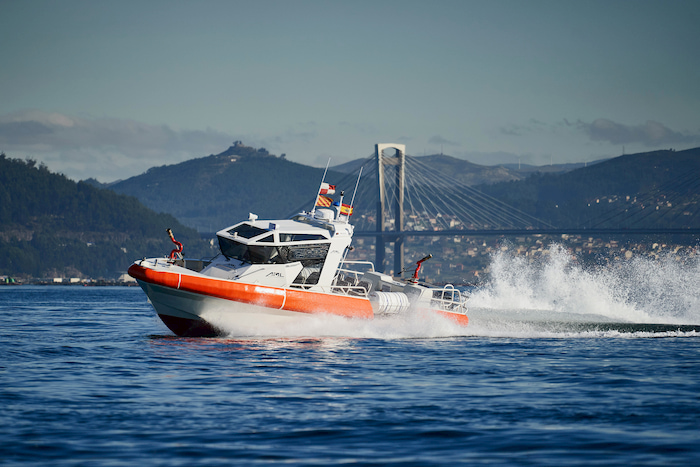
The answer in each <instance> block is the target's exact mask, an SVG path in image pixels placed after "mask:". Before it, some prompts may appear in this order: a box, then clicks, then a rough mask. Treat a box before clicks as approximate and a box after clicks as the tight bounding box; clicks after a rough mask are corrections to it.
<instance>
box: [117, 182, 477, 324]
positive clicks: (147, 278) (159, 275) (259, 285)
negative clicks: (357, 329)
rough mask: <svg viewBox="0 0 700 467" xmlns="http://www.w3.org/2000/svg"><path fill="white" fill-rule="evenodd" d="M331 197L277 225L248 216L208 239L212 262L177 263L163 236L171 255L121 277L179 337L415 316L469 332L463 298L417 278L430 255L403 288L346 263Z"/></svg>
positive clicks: (328, 190)
mask: <svg viewBox="0 0 700 467" xmlns="http://www.w3.org/2000/svg"><path fill="white" fill-rule="evenodd" d="M324 178H325V175H324ZM334 193H335V187H334V186H333V185H329V184H327V183H324V182H322V183H321V188H320V189H319V190H318V194H317V196H316V200H317V201H316V202H315V203H314V208H313V209H311V211H309V212H306V211H302V212H300V213H298V214H296V215H294V216H292V217H291V218H289V219H278V220H260V219H258V216H257V215H255V214H250V215H249V217H248V219H246V220H244V221H241V222H239V223H237V224H234V225H231V226H229V227H226V228H224V229H222V230H220V231H218V232H216V238H217V239H218V244H219V253H218V254H217V256H215V257H214V258H211V259H206V260H205V259H186V258H184V257H183V256H182V250H183V246H182V244H181V243H180V242H178V241H177V240H175V237H174V235H173V233H172V232H171V231H170V229H168V235H169V236H170V239H171V241H172V242H173V243H174V244H175V245H176V248H175V249H173V250H172V251H171V252H170V255H168V256H163V257H154V258H144V259H141V260H137V261H135V262H134V263H133V264H132V265H131V266H130V267H129V270H128V273H129V275H130V276H131V277H133V278H134V279H136V281H137V282H138V284H139V285H140V286H141V288H142V289H143V291H144V292H145V293H146V295H147V296H148V299H149V301H150V303H151V304H152V306H153V308H154V309H155V311H156V313H157V314H158V316H159V317H160V319H161V320H162V321H163V323H165V325H166V326H167V327H168V328H169V329H170V330H171V331H172V332H174V333H175V334H176V335H178V336H188V337H212V336H221V335H225V334H226V332H225V330H223V329H221V328H220V326H217V321H216V320H213V319H212V317H214V316H217V317H219V318H220V317H221V316H224V317H225V318H226V322H229V323H230V322H233V323H236V324H237V325H240V326H241V328H242V329H251V328H253V329H258V330H259V329H263V330H266V331H267V332H270V333H274V330H275V329H276V328H277V327H279V326H284V325H285V324H287V323H291V322H302V323H303V320H304V319H306V318H308V317H311V316H318V315H334V316H341V317H344V318H348V319H360V320H370V319H381V318H387V317H395V316H401V315H409V314H418V315H425V316H439V317H442V318H445V319H448V320H451V321H452V322H454V323H456V324H458V325H462V326H464V325H467V324H468V322H469V319H468V317H467V306H466V302H467V298H468V297H467V296H465V295H464V294H463V293H462V292H460V290H458V289H456V288H455V287H453V286H452V285H450V284H447V285H444V286H440V287H436V286H431V285H429V284H426V283H424V282H422V281H420V280H419V279H418V274H419V271H420V268H421V265H422V263H423V262H424V261H426V260H428V259H429V258H430V255H428V256H426V257H425V258H422V259H421V260H420V261H418V262H417V263H416V268H415V270H414V273H413V276H412V277H410V278H408V279H403V280H400V279H395V278H393V277H391V276H389V275H387V274H384V273H382V272H379V271H376V270H375V268H374V265H373V264H372V263H371V262H370V261H350V260H346V257H347V254H348V252H349V251H350V250H352V248H353V247H352V245H351V243H352V238H353V231H354V227H353V225H352V224H351V223H350V217H351V215H352V211H353V207H352V205H346V204H343V203H342V201H343V193H342V192H341V197H340V201H339V202H332V199H331V198H330V197H329V196H327V195H328V194H334ZM324 195H326V196H324ZM353 199H354V195H353ZM409 272H410V271H409Z"/></svg>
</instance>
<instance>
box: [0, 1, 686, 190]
mask: <svg viewBox="0 0 700 467" xmlns="http://www.w3.org/2000/svg"><path fill="white" fill-rule="evenodd" d="M699 25H700V1H698V0H688V1H684V0H666V1H640V0H634V1H614V0H605V1H593V0H576V1H565V0H558V1H537V0H530V1H526V0H516V1H507V0H502V1H499V0H489V1H486V0H482V1H468V0H457V1H440V0H430V1H427V0H426V1H410V0H372V1H362V0H345V1H331V0H328V1H306V0H287V1H264V0H263V1H232V0H229V1H201V0H200V1H148V0H139V1H125V0H120V1H72V0H62V1H33V0H24V1H19V0H16V1H15V0H0V151H4V152H5V153H6V154H7V155H8V156H11V157H17V158H26V157H31V158H34V159H36V160H39V161H43V162H45V163H46V164H47V165H48V166H49V168H51V169H52V170H55V171H59V172H62V173H64V174H66V175H68V176H69V177H71V178H73V179H76V180H77V179H84V178H88V177H95V178H97V179H99V180H100V181H103V182H106V181H113V180H116V179H120V178H127V177H130V176H133V175H138V174H140V173H142V172H144V171H145V170H146V169H148V168H149V167H152V166H157V165H163V164H173V163H177V162H181V161H183V160H186V159H191V158H194V157H202V156H206V155H209V154H215V153H219V152H221V151H223V150H225V149H226V148H227V147H228V146H230V145H231V143H232V142H233V141H235V140H242V141H243V143H245V144H247V145H249V146H255V147H265V148H267V149H268V151H270V152H271V153H273V154H278V155H279V154H282V153H286V154H287V158H288V159H290V160H293V161H296V162H301V163H304V164H310V165H315V166H323V165H325V162H326V160H327V159H328V157H329V156H330V157H331V158H332V160H331V164H332V165H335V164H339V163H342V162H346V161H348V160H350V159H354V158H358V157H364V156H368V155H369V154H371V153H372V151H373V149H374V144H375V143H403V144H406V145H407V152H408V153H409V154H411V155H423V154H432V153H436V152H437V153H439V152H441V151H442V152H443V153H445V154H450V155H453V156H455V157H460V158H464V159H467V160H470V161H472V162H476V163H481V164H496V163H501V162H517V161H518V159H520V160H521V161H522V162H523V163H535V164H548V163H550V161H553V162H555V163H558V162H576V161H578V162H583V161H591V160H595V159H599V158H602V157H610V156H617V155H620V154H622V152H623V147H624V151H625V152H626V153H632V152H641V151H648V150H653V149H659V148H671V147H672V148H675V149H685V148H690V147H697V146H700V26H699Z"/></svg>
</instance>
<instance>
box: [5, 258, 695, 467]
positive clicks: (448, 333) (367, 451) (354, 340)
mask: <svg viewBox="0 0 700 467" xmlns="http://www.w3.org/2000/svg"><path fill="white" fill-rule="evenodd" d="M504 261H506V262H508V261H510V263H509V264H510V268H506V269H508V270H512V269H513V268H517V267H530V266H524V265H518V264H516V263H514V262H512V260H504ZM497 266H498V265H497V264H494V268H495V269H497ZM548 267H556V266H553V265H552V264H548V265H546V266H540V267H538V269H537V270H531V271H530V272H532V273H534V274H533V275H534V276H537V275H538V274H540V275H541V276H542V277H545V276H546V275H547V273H546V270H547V268H548ZM684 267H685V269H683V267H681V269H680V271H681V272H683V273H684V274H685V276H688V275H689V274H690V278H689V280H694V279H695V276H693V274H695V273H696V269H695V268H697V265H696V264H691V265H690V266H688V265H686V266H684ZM636 268H637V270H640V269H641V266H639V265H638V266H636ZM688 268H690V269H688ZM580 273H581V271H580V270H579V271H577V270H575V268H573V269H572V268H571V267H565V269H564V270H563V272H562V274H563V276H561V274H560V276H561V277H560V278H559V279H558V280H559V282H560V286H559V287H555V289H556V290H543V289H541V290H540V292H541V293H540V294H539V295H538V294H537V293H534V294H530V295H529V298H523V297H522V296H523V295H527V294H528V293H527V290H526V289H527V287H535V289H530V291H531V292H537V290H536V287H540V288H542V287H545V285H544V282H542V283H540V282H539V280H538V279H537V278H533V279H532V280H531V282H529V286H528V285H527V284H523V283H521V282H518V280H515V279H512V278H510V279H509V277H510V276H508V274H501V275H500V276H498V274H496V276H497V279H498V280H496V281H494V283H493V284H492V285H491V286H490V287H489V288H488V290H484V291H482V292H476V293H475V295H474V296H473V297H472V302H473V317H472V323H471V325H470V326H469V327H468V328H466V329H464V328H458V327H455V326H452V325H450V324H449V323H446V322H441V321H436V322H432V323H426V322H422V323H421V322H412V321H393V322H392V321H386V322H380V323H379V322H378V323H355V322H348V321H345V320H335V319H334V320H328V321H324V320H320V321H319V322H318V323H315V324H314V325H313V326H311V327H310V328H309V329H308V332H307V333H306V334H303V333H301V332H300V331H299V329H294V330H292V329H288V330H282V331H280V334H281V335H278V336H274V333H271V334H273V335H271V336H236V335H235V334H236V332H235V323H231V324H230V325H231V334H232V335H231V336H230V337H228V338H216V339H206V338H201V339H195V338H178V337H174V336H173V335H172V334H171V333H170V332H169V331H168V330H167V329H166V328H165V327H164V326H163V325H162V324H161V323H160V321H159V320H158V318H157V317H156V316H155V314H154V312H153V310H152V309H151V307H150V305H149V304H148V302H147V301H146V298H145V295H144V294H143V292H142V291H141V290H140V289H139V288H137V287H69V286H65V287H62V286H45V287H40V286H14V287H10V286H8V287H0V407H2V410H0V463H1V464H3V465H10V466H11V465H110V466H111V465H134V464H137V463H139V464H145V465H168V466H172V465H188V466H190V465H233V464H242V465H255V464H270V463H287V464H292V465H328V464H344V463H359V464H362V465H386V464H408V465H445V464H450V463H456V462H459V463H469V464H480V463H484V464H497V465H610V464H618V465H619V464H630V465H691V464H695V465H697V464H698V463H700V319H699V318H698V317H699V316H700V311H699V310H698V309H697V308H696V304H697V298H698V295H697V294H698V292H697V290H695V289H696V288H697V283H695V284H687V285H688V286H692V285H694V287H690V288H689V289H688V290H685V289H682V290H681V291H680V292H677V293H675V295H674V294H671V295H668V293H670V292H668V291H667V295H666V296H665V299H664V300H665V301H663V302H659V301H657V298H656V296H653V297H650V296H648V294H643V295H642V296H634V297H632V298H630V294H629V293H627V292H624V291H622V292H623V293H621V295H620V294H618V295H620V296H612V297H607V298H606V299H605V300H608V302H607V305H605V303H604V302H601V301H600V300H601V297H600V295H601V293H602V292H600V290H599V292H598V296H597V297H595V298H592V299H595V300H596V303H598V307H602V309H603V312H602V313H601V314H598V315H595V313H594V312H593V311H592V310H593V309H594V308H595V306H594V305H593V304H585V303H581V299H578V300H574V299H573V298H570V300H574V301H572V302H569V301H567V300H569V299H567V296H568V294H570V293H571V291H569V292H567V286H566V284H565V282H566V280H568V279H571V278H572V277H571V274H576V275H578V274H580ZM666 273H667V274H670V273H669V272H668V271H666ZM567 275H568V276H567ZM603 276H604V274H603V273H601V272H598V273H596V274H595V275H593V276H592V278H590V280H591V281H592V282H593V283H598V286H599V287H602V285H601V284H603V283H605V284H607V285H606V287H611V288H612V289H611V290H617V291H618V292H620V289H624V287H625V285H624V284H625V283H626V282H625V281H626V279H619V274H618V276H616V277H618V279H619V280H618V282H614V281H613V282H612V283H611V282H609V281H607V279H605V278H604V277H603ZM513 277H520V276H519V275H518V274H515V275H513ZM576 278H577V280H579V282H580V283H581V284H583V283H584V280H583V278H582V277H578V276H577V277H576ZM677 279H678V280H682V279H679V278H677ZM632 282H635V283H638V282H639V278H637V279H635V280H633V281H632ZM588 286H590V284H589V285H588ZM588 286H586V287H588ZM523 287H525V288H523ZM513 288H515V289H517V294H518V296H515V295H511V294H513V293H514V292H513V291H512V290H513ZM613 295H614V294H613ZM616 300H621V301H616ZM574 302H575V303H576V304H572V303H574ZM664 304H665V305H664ZM577 307H578V308H577ZM650 307H651V308H650ZM655 309H658V310H661V311H659V312H658V313H655V312H654V310H655ZM624 314H627V316H628V317H629V316H632V317H636V318H638V319H637V320H630V319H626V320H625V319H623V318H624V316H621V315H624ZM639 318H644V319H639ZM665 323H666V324H665ZM668 323H671V324H668ZM421 326H423V327H421ZM295 334H296V335H295Z"/></svg>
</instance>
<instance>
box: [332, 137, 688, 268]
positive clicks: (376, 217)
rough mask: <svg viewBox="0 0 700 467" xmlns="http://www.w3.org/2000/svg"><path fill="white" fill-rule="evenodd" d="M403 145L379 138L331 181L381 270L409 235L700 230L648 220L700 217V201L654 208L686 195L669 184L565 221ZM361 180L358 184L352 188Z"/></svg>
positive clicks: (399, 255) (397, 257) (399, 254)
mask: <svg viewBox="0 0 700 467" xmlns="http://www.w3.org/2000/svg"><path fill="white" fill-rule="evenodd" d="M405 149H406V148H405V145H402V144H377V145H375V153H374V154H373V155H372V156H370V157H368V158H367V159H365V161H364V162H363V164H362V166H361V167H359V168H358V169H356V170H355V171H354V172H353V173H351V174H348V175H347V176H346V177H345V178H344V179H342V180H333V181H332V182H333V183H334V184H336V185H337V186H338V187H339V188H341V187H342V188H344V189H345V193H344V198H343V203H344V204H350V203H352V205H353V208H354V213H353V216H352V222H353V224H354V225H355V236H357V237H374V238H376V255H377V256H376V266H377V267H378V268H379V269H383V268H384V262H385V251H386V246H389V245H390V244H393V252H394V255H393V256H394V271H401V270H403V266H404V254H403V245H404V241H405V239H406V237H420V236H441V235H442V236H460V235H461V236H492V235H498V236H509V235H522V234H530V235H531V234H550V235H561V234H571V235H577V234H582V235H607V234H625V235H637V234H642V235H652V234H700V229H698V228H694V229H693V228H686V227H683V226H681V227H669V225H673V224H674V223H673V222H670V223H669V222H666V223H665V224H664V225H665V226H664V227H658V226H654V225H650V223H649V222H648V220H649V218H650V217H651V216H656V218H663V217H664V216H667V217H666V221H668V220H669V218H668V216H676V217H682V216H685V215H690V216H695V218H697V215H698V209H700V203H696V204H695V205H694V206H691V207H689V208H688V209H691V211H692V212H688V211H687V210H686V211H683V210H682V209H683V208H681V211H679V212H676V213H674V214H671V212H672V210H671V209H664V210H662V212H659V208H658V207H657V208H656V209H654V207H655V206H659V205H660V203H661V201H660V200H662V201H663V203H661V205H667V206H674V205H675V206H676V211H678V203H677V201H678V197H680V196H683V195H681V194H678V192H679V190H669V188H672V187H671V186H668V187H664V186H661V187H658V188H657V189H656V190H654V191H653V192H650V193H647V194H644V195H638V196H636V197H634V199H633V200H632V202H631V203H629V202H628V203H619V204H616V206H615V209H610V210H606V211H603V212H602V213H601V214H598V215H597V217H594V218H591V219H589V220H587V221H586V222H584V223H582V224H581V225H578V226H570V227H561V226H555V225H551V224H549V223H547V222H545V221H543V220H541V219H538V218H536V217H534V216H532V215H530V214H528V213H525V212H523V211H521V210H518V209H516V208H514V207H512V206H510V205H508V204H506V203H504V202H502V201H500V200H498V199H496V198H494V197H491V196H488V195H486V194H484V193H482V192H481V191H479V190H477V189H475V188H472V187H469V186H467V185H465V184H463V183H460V182H459V181H457V180H455V179H454V178H452V177H449V176H446V175H445V174H444V173H442V172H439V171H437V170H435V169H433V168H432V167H430V166H429V165H427V164H425V163H424V162H422V161H421V160H420V159H419V158H415V157H411V156H408V155H406V153H405ZM360 174H361V177H360V178H359V182H357V180H358V176H359V175H360ZM356 182H357V189H356V190H353V187H355V185H356ZM672 183H673V187H675V188H678V187H679V186H683V187H684V189H685V191H686V192H687V191H688V190H690V191H693V190H694V191H695V192H697V193H700V176H698V174H689V175H688V177H687V179H685V180H674V181H673V182H672ZM353 191H354V198H353ZM681 191H682V190H681ZM667 193H673V194H671V195H668V194H667ZM336 198H337V194H336ZM628 198H629V197H628ZM626 201H629V200H626ZM664 203H665V204H664ZM599 212H600V211H599ZM681 220H682V219H681ZM676 224H678V222H676Z"/></svg>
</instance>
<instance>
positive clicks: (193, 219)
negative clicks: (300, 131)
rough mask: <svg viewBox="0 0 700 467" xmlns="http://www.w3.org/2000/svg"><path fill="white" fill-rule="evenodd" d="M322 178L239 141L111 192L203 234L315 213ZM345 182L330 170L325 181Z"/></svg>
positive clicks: (121, 184)
mask: <svg viewBox="0 0 700 467" xmlns="http://www.w3.org/2000/svg"><path fill="white" fill-rule="evenodd" d="M322 177H323V169H318V168H313V167H309V166H305V165H302V164H297V163H295V162H290V161H288V160H286V158H285V157H284V155H282V156H280V157H277V156H275V155H272V154H270V153H268V152H267V150H265V149H264V148H260V149H255V148H252V147H249V146H245V145H243V144H242V143H240V142H236V143H235V144H234V145H233V146H231V147H230V148H229V149H228V150H226V151H224V152H222V153H221V154H217V155H211V156H208V157H201V158H197V159H191V160H188V161H185V162H182V163H180V164H174V165H167V166H161V167H153V168H151V169H149V170H148V171H147V172H146V173H144V174H142V175H139V176H136V177H132V178H129V179H127V180H123V181H120V182H117V183H115V184H113V185H110V188H111V189H113V190H114V191H116V192H118V193H125V194H130V195H133V196H136V197H137V198H138V199H139V200H141V202H142V203H144V204H145V205H146V206H148V207H149V208H151V209H153V210H155V211H159V212H168V213H171V214H173V215H174V216H176V217H177V218H178V219H179V220H180V221H181V222H182V223H184V224H186V225H188V226H191V227H195V228H197V229H198V230H199V231H202V232H214V231H216V230H219V229H222V228H224V227H226V226H229V225H231V224H235V223H237V222H240V221H241V220H243V219H247V218H248V214H249V213H251V212H252V213H255V214H258V215H259V216H261V218H268V219H269V218H273V219H274V218H280V217H286V216H289V215H290V214H292V213H293V212H294V211H295V210H296V209H299V208H302V207H303V208H305V209H311V207H312V206H311V204H313V199H314V196H315V195H316V191H317V190H318V186H319V184H320V183H321V179H322ZM345 177H346V176H345V175H344V174H342V175H341V174H337V173H334V172H330V171H329V173H328V174H327V176H326V181H327V182H330V183H331V184H333V183H337V182H338V181H339V180H340V179H341V178H345ZM353 183H354V180H353ZM338 188H339V189H340V188H341V187H338ZM344 188H345V189H347V190H350V189H352V186H348V187H344Z"/></svg>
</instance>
